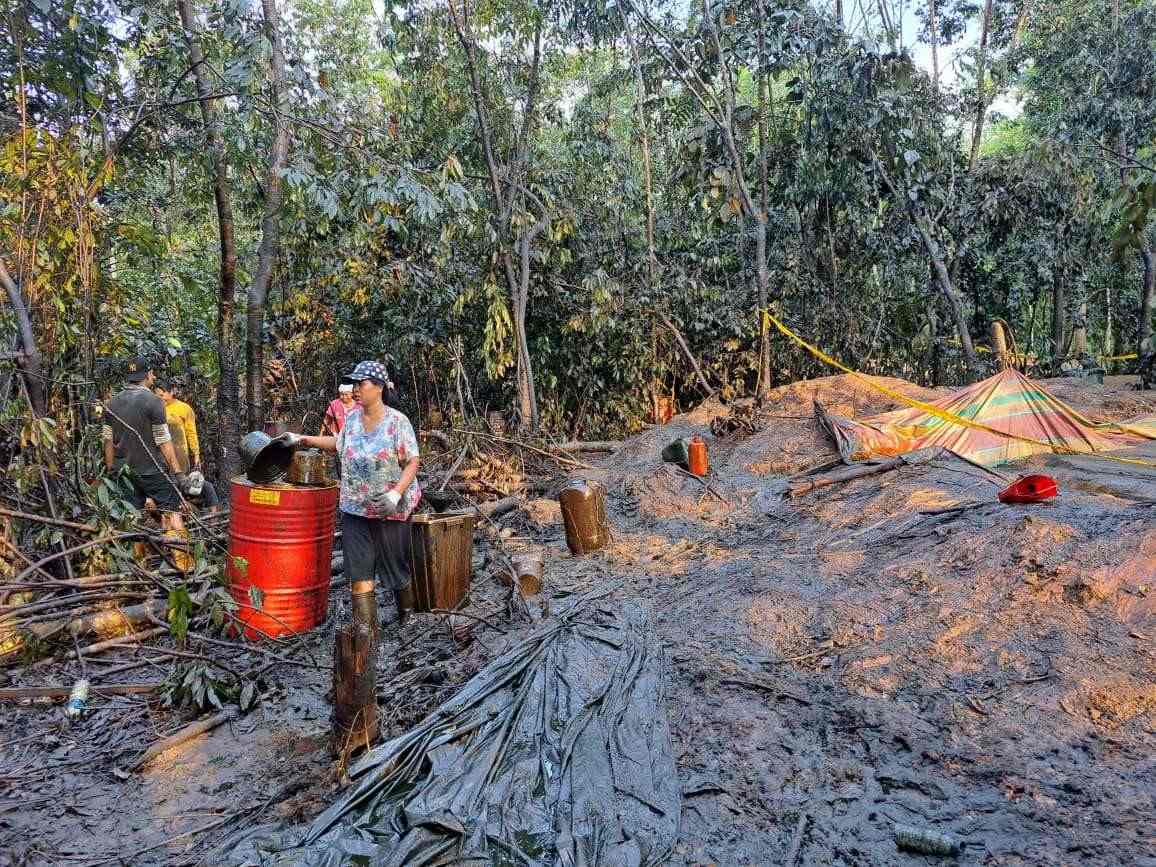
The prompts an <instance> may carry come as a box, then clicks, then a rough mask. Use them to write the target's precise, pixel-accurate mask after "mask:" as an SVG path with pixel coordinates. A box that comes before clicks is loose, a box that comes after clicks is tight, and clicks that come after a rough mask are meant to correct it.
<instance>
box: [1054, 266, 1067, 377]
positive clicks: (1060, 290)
mask: <svg viewBox="0 0 1156 867" xmlns="http://www.w3.org/2000/svg"><path fill="white" fill-rule="evenodd" d="M1066 307H1067V300H1066V299H1065V297H1064V284H1063V282H1062V281H1061V280H1060V278H1059V277H1056V278H1055V279H1054V280H1053V281H1052V358H1053V359H1054V361H1055V363H1056V366H1057V367H1058V366H1059V363H1060V362H1061V361H1063V360H1064V356H1065V352H1064V348H1065V347H1064V332H1065V331H1066V330H1067V321H1066V316H1065V312H1064V311H1065V308H1066Z"/></svg>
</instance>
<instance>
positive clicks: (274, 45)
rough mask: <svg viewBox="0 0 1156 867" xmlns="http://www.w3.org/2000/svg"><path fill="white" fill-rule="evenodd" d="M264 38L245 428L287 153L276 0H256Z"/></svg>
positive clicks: (260, 383)
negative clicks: (265, 107)
mask: <svg viewBox="0 0 1156 867" xmlns="http://www.w3.org/2000/svg"><path fill="white" fill-rule="evenodd" d="M261 10H262V12H263V14H264V30H265V38H266V39H267V40H268V42H269V90H270V94H271V96H272V100H271V101H272V111H271V114H272V122H273V144H272V146H271V147H270V149H269V167H268V169H267V171H266V172H265V185H264V191H265V208H264V214H263V216H262V218H261V243H260V244H259V245H258V247H257V270H256V272H255V273H254V275H253V283H252V285H250V286H249V292H248V298H247V301H246V329H245V365H246V369H245V382H246V388H245V391H246V401H247V410H248V424H249V428H250V429H251V430H252V429H256V428H257V427H259V426H260V425H261V422H262V420H263V418H264V412H265V396H264V358H265V354H264V345H265V334H264V331H265V302H266V299H267V298H268V294H269V285H270V283H271V282H272V280H273V268H274V266H275V265H276V263H277V253H278V251H279V249H280V238H281V203H282V199H283V198H284V195H285V191H284V178H283V175H282V170H283V169H284V167H285V160H286V158H287V157H288V155H289V143H290V130H289V93H288V84H287V82H286V78H285V48H284V44H283V42H282V39H281V22H280V18H279V16H278V13H277V3H276V0H261Z"/></svg>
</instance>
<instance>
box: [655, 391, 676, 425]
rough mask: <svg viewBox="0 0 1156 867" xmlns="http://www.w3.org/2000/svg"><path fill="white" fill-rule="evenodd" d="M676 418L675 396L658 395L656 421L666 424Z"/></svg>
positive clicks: (656, 399)
mask: <svg viewBox="0 0 1156 867" xmlns="http://www.w3.org/2000/svg"><path fill="white" fill-rule="evenodd" d="M672 418H674V398H673V397H658V398H655V400H654V423H655V424H666V423H667V422H668V421H670V420H671V419H672Z"/></svg>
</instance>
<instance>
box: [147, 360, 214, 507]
mask: <svg viewBox="0 0 1156 867" xmlns="http://www.w3.org/2000/svg"><path fill="white" fill-rule="evenodd" d="M153 391H155V392H156V393H157V396H158V397H160V399H161V400H163V401H164V402H165V421H167V422H168V425H169V433H170V434H171V435H172V442H173V451H174V452H176V453H177V462H178V463H179V464H180V465H181V471H182V472H185V473H189V474H190V477H191V478H195V479H196V480H197V481H199V482H200V484H201V493H200V496H197V495H196V494H195V493H190V495H189V498H190V499H192V500H194V501H195V500H199V501H200V505H202V506H204V507H205V508H207V509H208V510H209V511H210V512H214V511H216V509H217V505H218V499H217V491H216V489H215V488H214V487H213V484H212V482H210V481H209V480H208V479H205V478H204V476H203V474H202V473H201V441H200V439H199V438H198V437H197V414H196V412H194V411H193V408H192V407H191V406H189V405H188V404H187V403H185V402H184V401H183V400H181V399H179V398H178V397H177V383H176V381H175V380H173V379H169V378H166V377H160V378H158V379H157V380H156V382H155V383H153ZM194 473H195V474H196V476H192V474H194Z"/></svg>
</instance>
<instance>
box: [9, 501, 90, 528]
mask: <svg viewBox="0 0 1156 867" xmlns="http://www.w3.org/2000/svg"><path fill="white" fill-rule="evenodd" d="M0 515H7V516H8V517H9V518H19V519H20V520H22V521H35V522H36V523H38V524H50V525H51V526H53V527H67V528H68V529H70V530H80V531H82V532H85V533H95V532H97V528H96V527H94V526H92V524H76V523H73V522H72V521H63V520H61V519H60V518H49V517H48V516H46V515H34V514H32V513H31V512H18V511H16V510H15V509H5V508H3V507H2V506H0Z"/></svg>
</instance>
